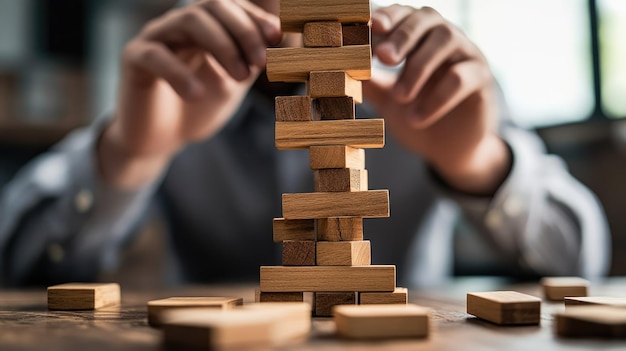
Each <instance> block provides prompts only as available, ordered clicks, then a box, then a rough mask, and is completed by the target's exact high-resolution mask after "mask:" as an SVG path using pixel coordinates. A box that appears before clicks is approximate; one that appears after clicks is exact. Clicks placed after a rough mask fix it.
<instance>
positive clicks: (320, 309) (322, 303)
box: [315, 291, 356, 317]
mask: <svg viewBox="0 0 626 351" xmlns="http://www.w3.org/2000/svg"><path fill="white" fill-rule="evenodd" d="M354 304H356V292H354V291H351V292H316V293H315V316H316V317H332V316H333V307H335V306H338V305H354Z"/></svg>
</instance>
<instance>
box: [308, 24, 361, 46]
mask: <svg viewBox="0 0 626 351" xmlns="http://www.w3.org/2000/svg"><path fill="white" fill-rule="evenodd" d="M302 40H303V42H304V47H305V48H320V47H340V46H342V45H343V35H342V32H341V22H308V23H305V24H304V31H303V33H302ZM366 44H369V43H366Z"/></svg>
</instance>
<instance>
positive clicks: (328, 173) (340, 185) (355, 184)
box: [313, 168, 367, 192]
mask: <svg viewBox="0 0 626 351" xmlns="http://www.w3.org/2000/svg"><path fill="white" fill-rule="evenodd" d="M313 179H314V185H315V191H318V192H338V191H367V170H365V169H353V168H331V169H320V170H317V171H315V172H314V173H313Z"/></svg>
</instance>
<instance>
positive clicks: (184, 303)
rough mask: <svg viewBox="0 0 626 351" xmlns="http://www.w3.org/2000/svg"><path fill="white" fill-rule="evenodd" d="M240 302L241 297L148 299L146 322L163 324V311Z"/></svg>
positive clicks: (230, 304) (228, 306)
mask: <svg viewBox="0 0 626 351" xmlns="http://www.w3.org/2000/svg"><path fill="white" fill-rule="evenodd" d="M242 304H243V298H240V297H170V298H167V299H162V300H153V301H148V323H149V324H150V325H154V326H158V325H161V324H163V320H162V316H163V313H165V311H172V310H178V309H188V308H198V307H201V308H215V309H231V308H233V307H235V306H241V305H242Z"/></svg>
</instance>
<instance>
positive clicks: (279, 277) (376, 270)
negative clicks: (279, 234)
mask: <svg viewBox="0 0 626 351" xmlns="http://www.w3.org/2000/svg"><path fill="white" fill-rule="evenodd" d="M395 287H396V267H395V266H392V265H372V266H353V267H348V266H310V267H297V266H262V267H261V291H263V292H282V291H284V292H289V291H312V292H318V291H322V292H336V291H393V290H394V289H395Z"/></svg>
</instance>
